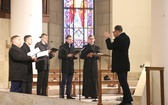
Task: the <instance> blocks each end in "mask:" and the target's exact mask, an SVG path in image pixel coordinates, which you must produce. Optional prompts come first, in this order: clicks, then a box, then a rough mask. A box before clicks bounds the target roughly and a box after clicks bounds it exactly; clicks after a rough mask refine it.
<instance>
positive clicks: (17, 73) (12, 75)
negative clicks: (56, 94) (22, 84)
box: [9, 44, 32, 81]
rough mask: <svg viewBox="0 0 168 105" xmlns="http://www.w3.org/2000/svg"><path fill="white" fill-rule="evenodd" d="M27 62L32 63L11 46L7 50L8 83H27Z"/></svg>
mask: <svg viewBox="0 0 168 105" xmlns="http://www.w3.org/2000/svg"><path fill="white" fill-rule="evenodd" d="M27 61H32V58H31V57H30V56H27V55H26V54H25V53H24V52H23V51H22V49H21V48H19V47H17V46H16V45H14V44H12V46H11V48H10V49H9V81H27V73H28V68H27V65H26V64H25V62H27Z"/></svg>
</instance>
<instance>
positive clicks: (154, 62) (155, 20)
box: [151, 0, 168, 105]
mask: <svg viewBox="0 0 168 105" xmlns="http://www.w3.org/2000/svg"><path fill="white" fill-rule="evenodd" d="M151 2H152V5H151V7H152V8H151V19H152V21H151V23H152V24H151V46H152V47H151V66H163V67H165V71H164V75H165V78H164V80H165V83H164V84H165V88H164V89H165V105H168V100H167V98H166V97H168V84H167V83H166V82H167V80H168V76H167V75H168V70H167V68H168V63H167V62H168V46H167V42H168V31H167V29H168V17H167V16H168V1H167V0H152V1H151ZM159 76H160V75H159V73H158V72H153V79H152V80H153V81H152V82H153V86H152V93H153V95H152V96H153V97H152V105H161V103H160V102H161V101H160V97H162V96H160V91H158V90H160V87H159V86H160V85H159V84H160V82H159V81H160V80H159V79H158V78H159Z"/></svg>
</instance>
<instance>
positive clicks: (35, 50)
mask: <svg viewBox="0 0 168 105" xmlns="http://www.w3.org/2000/svg"><path fill="white" fill-rule="evenodd" d="M38 52H40V49H39V48H38V47H37V48H35V49H33V50H31V51H30V52H28V53H27V55H28V56H34V55H35V54H37V53H38Z"/></svg>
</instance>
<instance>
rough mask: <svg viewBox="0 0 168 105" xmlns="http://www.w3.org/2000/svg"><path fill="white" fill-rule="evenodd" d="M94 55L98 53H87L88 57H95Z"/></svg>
mask: <svg viewBox="0 0 168 105" xmlns="http://www.w3.org/2000/svg"><path fill="white" fill-rule="evenodd" d="M94 55H96V53H92V52H91V53H89V54H87V57H93V56H94Z"/></svg>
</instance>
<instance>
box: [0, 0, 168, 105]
mask: <svg viewBox="0 0 168 105" xmlns="http://www.w3.org/2000/svg"><path fill="white" fill-rule="evenodd" d="M74 1H77V4H76V5H78V3H79V2H80V1H82V2H83V1H85V2H86V4H87V3H88V4H87V5H88V7H82V9H81V8H80V5H79V6H77V8H76V11H73V12H76V14H75V13H72V14H75V15H73V16H74V17H73V18H72V17H71V15H72V14H71V12H72V11H71V9H69V8H68V7H66V6H67V5H71V4H70V3H71V2H74ZM90 2H91V3H92V6H90V7H89V3H90ZM83 3H84V2H83ZM72 5H74V4H73V3H72ZM90 5H91V4H90ZM68 9H69V10H68ZM67 11H68V12H69V13H66V12H67ZM84 11H87V13H85V14H84V13H83V12H84ZM77 12H78V13H77ZM67 15H70V16H67ZM86 15H87V16H86ZM82 16H83V17H82ZM89 16H91V18H89V19H90V20H89V19H88V20H87V21H91V22H90V24H91V25H89V22H88V24H86V26H85V25H84V28H82V29H81V30H80V29H77V28H75V25H83V24H84V23H85V22H83V21H85V20H81V21H79V20H78V19H83V18H87V17H89ZM73 19H74V20H73ZM75 19H76V20H75ZM74 21H77V22H76V23H73V22H74ZM80 22H83V23H80ZM167 23H168V1H167V0H0V71H1V73H0V97H1V98H0V104H2V105H10V104H13V105H55V104H56V105H65V104H67V105H86V104H88V105H116V104H118V103H120V102H121V98H122V89H121V87H120V84H119V82H118V79H117V77H116V74H115V73H111V51H109V50H108V49H107V47H106V43H105V40H106V38H105V37H104V32H109V33H110V34H112V32H113V31H114V30H113V28H114V26H116V25H122V26H123V31H124V32H125V33H127V34H128V36H129V37H130V41H131V43H130V48H129V58H130V68H131V70H130V72H129V73H128V83H129V86H130V91H131V94H132V96H133V105H167V104H168V98H167V97H168V88H167V87H168V84H167V83H166V82H167V81H166V80H167V79H168V77H167V76H166V75H167V74H168V71H167V68H168V64H167V62H168V55H167V53H168V46H167V44H166V43H167V41H168V31H167V28H168V24H167ZM67 24H68V25H72V27H73V28H72V29H70V28H67V27H66V25H67ZM76 27H77V26H76ZM42 33H47V34H48V38H49V40H48V44H49V46H50V47H51V48H53V47H54V48H58V49H59V46H60V45H61V44H62V43H64V42H65V41H64V39H65V36H64V35H65V34H73V35H75V34H76V37H75V36H73V37H74V39H75V38H76V40H74V46H75V48H77V49H81V48H82V46H83V45H85V43H86V38H85V37H87V34H93V35H94V36H95V44H96V45H98V46H99V47H100V52H101V53H103V54H106V55H108V56H102V58H101V61H100V60H99V61H98V65H99V66H98V68H99V70H98V71H99V73H101V74H100V75H99V76H100V81H99V82H100V83H101V89H100V87H99V92H100V91H101V94H99V96H98V99H96V100H93V99H85V98H84V97H83V96H82V95H81V91H82V82H81V81H82V69H83V63H84V61H83V60H82V59H79V58H78V59H77V60H74V68H75V73H74V77H73V82H72V95H73V96H74V97H76V99H75V100H64V99H60V98H59V82H60V78H61V77H60V76H61V73H60V60H59V59H58V53H57V54H56V56H55V57H54V58H53V59H51V60H50V73H49V78H48V81H49V82H48V89H47V94H48V97H43V96H37V95H36V84H37V70H35V68H34V69H33V89H32V95H27V94H22V93H11V92H9V88H10V81H9V56H8V52H9V49H10V45H11V42H10V38H11V37H12V36H13V35H19V36H20V37H21V39H23V37H24V36H25V35H32V38H33V44H32V46H30V48H34V45H35V43H36V42H38V41H39V40H40V38H39V36H40V35H41V34H42ZM84 33H85V34H84ZM111 39H113V37H111ZM79 40H82V44H81V43H80V42H79ZM33 67H35V64H34V63H33ZM146 67H149V70H150V72H148V74H149V75H147V74H146V73H147V68H146ZM150 67H151V68H150ZM152 67H154V68H152ZM100 71H101V72H100ZM162 73H163V75H162ZM106 75H108V77H109V79H110V80H104V77H105V76H106ZM149 76H150V77H149ZM162 76H163V79H162ZM148 77H149V78H148ZM149 79H150V81H148V80H149ZM149 85H150V88H149V89H148V88H147V86H149ZM162 85H163V87H162ZM147 94H148V95H147ZM149 96H150V97H149ZM148 100H150V101H149V103H150V104H147V101H148Z"/></svg>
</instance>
